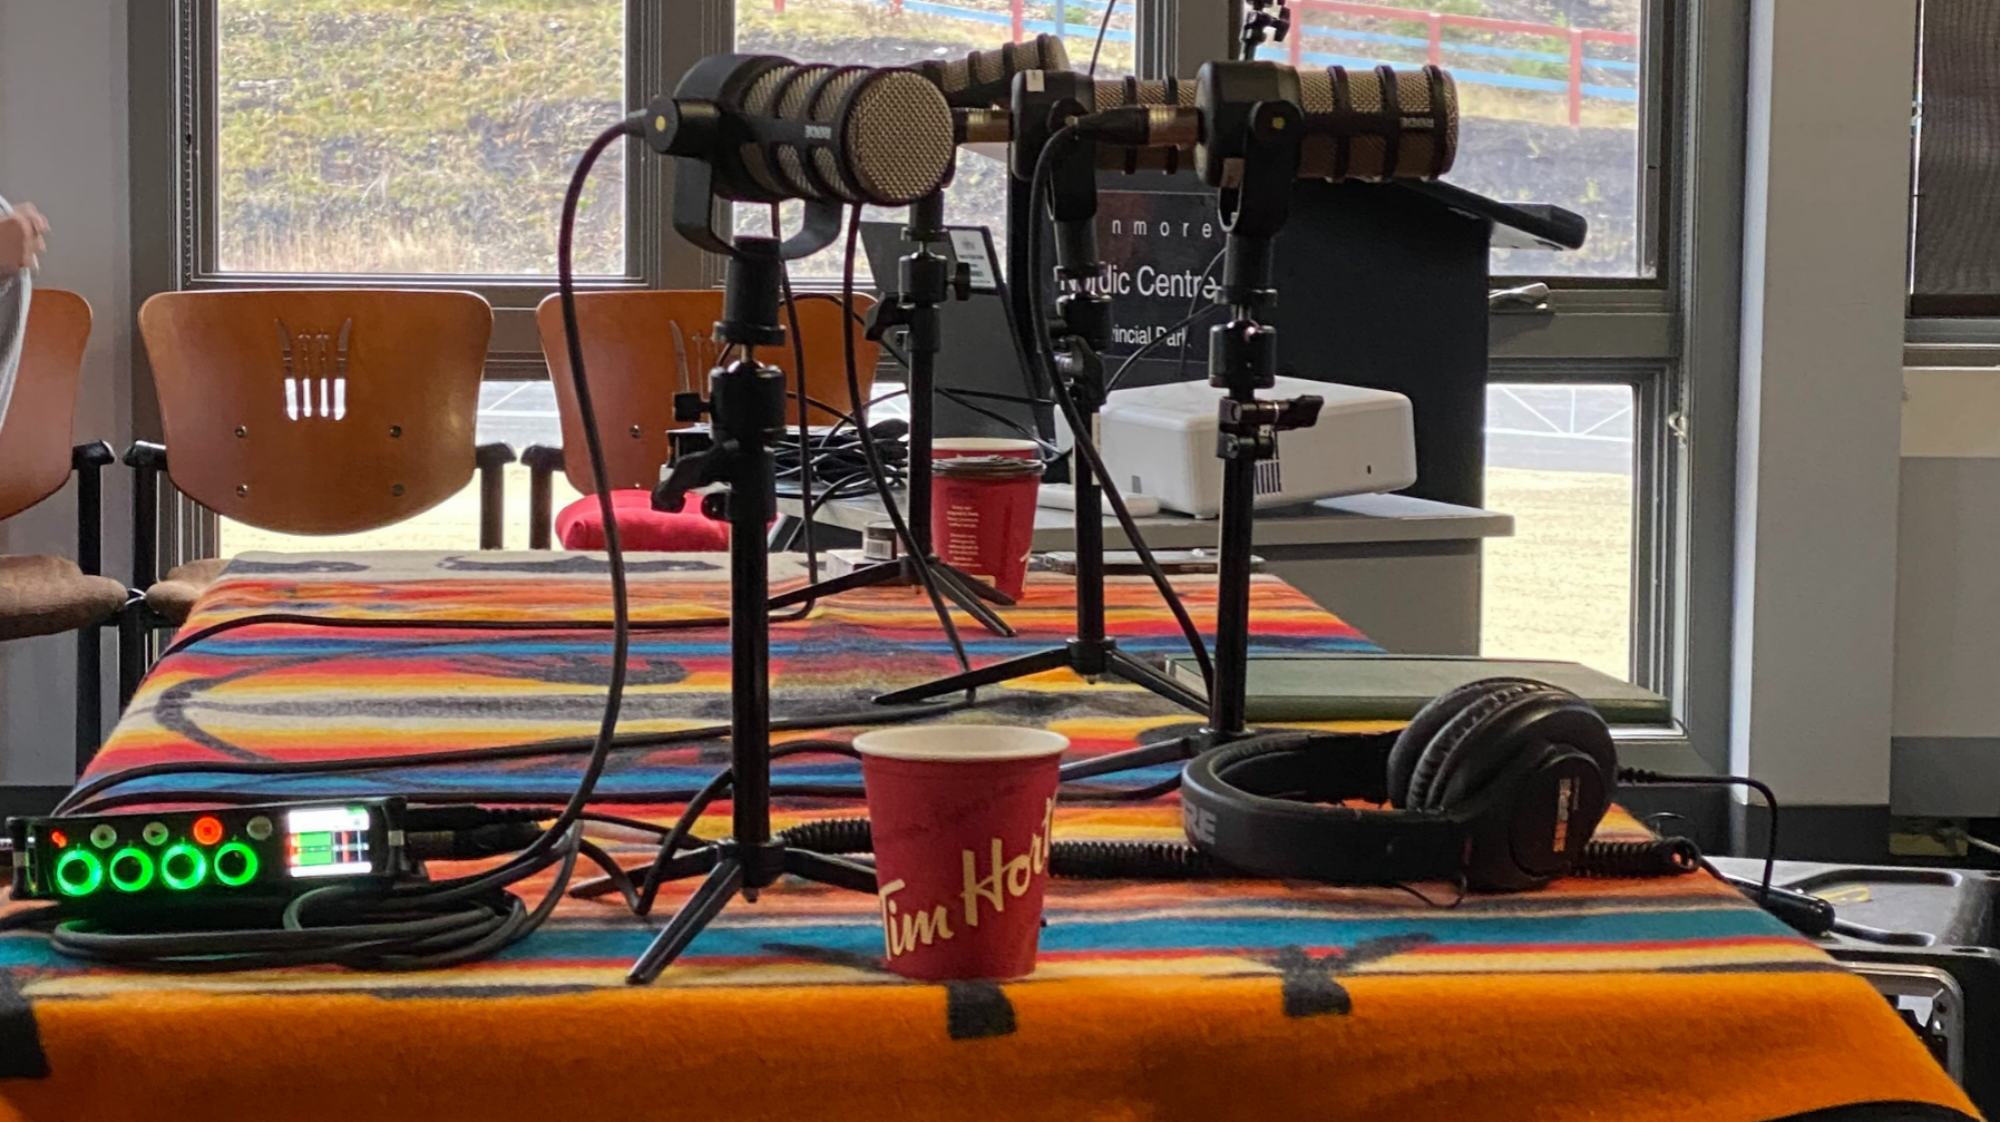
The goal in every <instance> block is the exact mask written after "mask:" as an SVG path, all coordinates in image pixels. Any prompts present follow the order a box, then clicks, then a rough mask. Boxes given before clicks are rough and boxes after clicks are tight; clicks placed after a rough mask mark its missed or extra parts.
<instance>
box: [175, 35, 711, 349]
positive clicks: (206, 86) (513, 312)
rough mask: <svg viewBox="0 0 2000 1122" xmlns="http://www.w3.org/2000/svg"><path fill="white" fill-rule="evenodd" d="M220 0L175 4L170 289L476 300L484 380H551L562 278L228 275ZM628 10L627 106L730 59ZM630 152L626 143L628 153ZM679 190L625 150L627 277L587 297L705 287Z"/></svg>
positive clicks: (592, 282) (634, 151) (706, 41)
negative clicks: (699, 67)
mask: <svg viewBox="0 0 2000 1122" xmlns="http://www.w3.org/2000/svg"><path fill="white" fill-rule="evenodd" d="M217 2H218V0H174V2H173V4H172V5H171V7H172V9H173V12H172V17H173V21H174V29H173V31H174V35H173V39H172V41H173V42H174V43H175V44H176V47H177V52H178V56H179V57H178V58H177V59H176V61H175V71H176V84H177V86H178V87H179V88H178V90H177V96H176V98H175V99H174V104H175V106H176V107H177V118H178V119H177V122H176V123H177V125H178V126H179V127H177V128H176V129H175V130H174V132H173V136H174V137H175V138H176V143H175V144H174V157H173V158H174V176H175V178H174V182H175V183H176V184H177V194H178V196H179V197H178V202H177V206H176V214H175V219H176V220H175V223H174V227H173V228H174V235H175V239H176V245H175V248H174V255H173V261H174V269H173V278H172V280H173V288H174V289H175V290H182V291H185V290H204V289H221V288H241V287H245V286H255V287H259V288H288V287H296V288H316V287H325V286H327V285H346V284H365V285H388V286H393V287H397V288H412V289H454V290H464V291H472V292H477V293H479V294H480V295H481V296H483V297H485V298H486V300H487V302H488V303H490V304H492V305H493V313H494V317H493V318H494V323H493V343H492V346H491V348H490V350H489V352H488V358H487V371H486V377H487V378H488V379H489V380H494V381H534V380H538V379H541V378H546V377H547V376H548V368H547V365H546V363H544V362H543V360H542V353H541V342H540V337H539V334H538V333H537V331H536V329H535V325H534V310H535V306H536V305H537V304H539V303H540V302H541V301H542V299H543V298H545V297H547V296H548V295H549V294H550V293H551V292H554V291H555V287H556V285H555V278H554V277H553V276H542V277H518V276H489V275H480V274H448V273H440V274H405V273H289V272H287V273H268V272H233V271H224V270H222V269H221V268H220V267H219V264H218V261H217V257H218V253H217V246H218V240H219V235H220V230H219V219H218V217H217V213H216V211H217V206H218V200H217V195H216V184H217V183H218V181H219V174H218V168H217V151H216V149H217V147H218V145H217V143H216V139H217V137H218V135H219V133H218V126H219V119H218V109H217V102H218V100H219V99H218V96H217V81H218V74H217V69H218V54H217V51H218V46H219V44H218V40H217V32H218V27H217V25H218V22H219V21H218V18H217ZM624 2H625V58H624V60H623V62H624V69H625V91H624V99H625V104H626V105H627V106H628V107H630V106H636V105H643V104H645V102H646V101H648V100H650V99H651V98H653V97H655V96H658V94H659V93H660V92H662V91H664V90H667V89H670V88H672V81H673V80H674V79H675V78H677V77H678V76H679V75H680V74H681V73H682V72H684V71H685V70H686V69H687V68H688V66H691V65H692V64H693V63H694V62H695V60H697V59H699V58H701V57H702V56H703V55H705V54H708V53H712V52H711V50H710V49H709V48H710V47H711V46H713V48H714V50H723V49H726V28H727V27H728V26H729V25H722V26H720V27H718V26H716V25H714V22H713V21H712V20H710V19H707V18H705V14H704V13H701V12H697V13H695V19H696V20H697V21H699V26H697V28H696V29H695V30H696V34H693V35H689V34H686V28H685V15H682V16H679V17H670V16H668V14H667V12H666V6H665V5H662V4H659V3H657V2H654V0H624ZM628 143H629V142H628ZM672 191H673V167H672V161H671V160H664V159H658V158H654V157H652V156H650V155H649V154H645V153H643V151H642V150H640V149H639V148H638V146H637V145H632V146H631V148H630V149H628V159H627V162H626V175H625V203H624V205H625V242H626V253H625V259H626V264H625V270H624V272H623V273H622V274H620V275H617V276H590V277H579V278H578V279H577V283H578V287H579V288H582V289H599V290H602V289H636V288H661V287H696V286H699V285H701V284H703V283H704V282H705V281H706V280H707V270H706V269H705V268H704V263H703V261H702V256H703V255H702V254H701V253H700V251H698V250H696V249H695V248H694V247H693V246H691V245H689V244H687V242H685V241H684V240H683V239H681V238H678V237H675V236H673V232H672V230H671V229H670V223H669V220H668V215H669V213H670V210H671V207H670V205H669V204H670V201H671V198H672Z"/></svg>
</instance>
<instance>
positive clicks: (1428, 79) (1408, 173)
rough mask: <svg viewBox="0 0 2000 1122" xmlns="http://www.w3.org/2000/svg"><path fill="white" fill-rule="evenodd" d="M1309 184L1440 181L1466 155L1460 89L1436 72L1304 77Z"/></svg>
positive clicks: (1303, 172) (1339, 70)
mask: <svg viewBox="0 0 2000 1122" xmlns="http://www.w3.org/2000/svg"><path fill="white" fill-rule="evenodd" d="M1299 108H1300V109H1303V110H1304V111H1305V119H1306V138H1305V140H1304V141H1303V142H1302V143H1301V144H1300V146H1299V178H1301V179H1436V178H1437V177H1438V176H1440V175H1443V174H1444V173H1445V172H1447V171H1450V170H1451V165H1452V161H1453V160H1454V159H1455V158H1456V157H1457V155H1458V86H1457V84H1456V83H1454V82H1453V81H1452V79H1451V74H1450V73H1449V72H1448V71H1445V70H1440V69H1439V68H1437V67H1435V66H1426V67H1424V68H1423V69H1421V70H1397V69H1395V68H1394V67H1390V66H1378V67H1376V68H1375V69H1374V70H1372V71H1368V70H1360V71H1350V70H1348V69H1347V68H1346V67H1344V66H1329V67H1327V68H1326V69H1324V70H1320V69H1311V70H1301V71H1299Z"/></svg>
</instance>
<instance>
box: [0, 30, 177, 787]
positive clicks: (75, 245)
mask: <svg viewBox="0 0 2000 1122" xmlns="http://www.w3.org/2000/svg"><path fill="white" fill-rule="evenodd" d="M125 8H126V5H125V2H124V0H0V194H4V195H5V196H6V197H7V198H9V199H14V200H21V199H26V200H31V201H33V202H35V203H36V204H37V205H38V206H40V207H41V208H42V210H43V211H44V212H45V213H46V214H47V215H48V216H49V221H50V223H51V224H52V226H53V231H52V233H51V236H50V241H49V251H48V253H47V254H45V255H44V256H43V258H42V271H41V275H40V276H38V277H37V278H36V279H35V283H36V284H37V285H39V286H44V287H49V288H67V289H71V290H73V291H76V292H79V293H81V294H82V295H83V296H84V298H85V299H87V300H89V301H90V304H91V307H92V309H94V311H95V313H96V327H95V330H94V331H93V332H92V335H91V341H90V349H89V352H88V354H87V355H86V357H85V359H84V374H83V392H82V395H81V400H80V401H79V402H78V407H77V419H76V433H75V435H76V439H77V440H79V441H82V440H96V439H102V440H108V441H110V442H111V443H112V445H113V447H115V448H117V449H118V450H119V451H120V452H122V451H123V450H124V448H125V446H126V445H127V444H128V443H130V440H131V432H132V427H131V392H130V385H131V382H130V366H131V351H132V346H133V338H132V329H131V323H132V309H131V296H130V291H131V268H130V240H131V239H130V234H129V230H130V226H129V222H128V211H127V200H128V196H129V194H130V188H129V182H130V181H129V176H128V175H127V173H126V166H127V165H126V146H127V136H126V117H127V113H126V79H125V59H126V41H125ZM163 188H164V185H163ZM73 488H74V484H72V489H71V490H65V491H64V492H63V493H62V494H61V495H59V496H57V497H55V498H52V499H50V500H48V501H47V502H45V503H43V504H42V505H41V506H39V507H37V508H36V509H34V510H32V511H30V512H28V513H26V514H23V515H20V516H19V517H16V518H14V519H12V520H10V521H9V522H6V523H0V551H4V552H8V553H36V552H47V553H54V552H60V553H64V554H71V555H73V552H74V550H75V542H76V498H75V495H74V492H73ZM105 496H106V510H107V511H108V512H109V515H110V517H108V518H107V519H106V532H107V540H106V543H105V565H106V567H107V568H106V571H107V572H108V573H110V574H113V575H117V574H120V573H126V572H129V571H130V561H129V556H130V546H129V538H130V532H129V530H127V529H126V528H125V527H127V526H129V524H130V521H131V515H130V510H131V507H130V503H131V499H130V489H129V487H128V485H127V481H126V479H125V473H124V471H123V469H116V470H112V471H107V472H106V473H105ZM73 651H74V648H73V647H72V646H71V640H70V639H69V638H67V637H64V638H59V639H39V640H28V641H24V642H17V643H10V644H7V645H5V646H4V647H0V787H19V786H22V785H64V784H67V782H68V781H69V780H70V779H71V778H72V776H73V773H74V764H73V759H74V756H73V751H72V745H73V743H74V741H73V728H74V724H73V716H74V707H73V703H72V701H71V698H72V697H73V696H74V695H73V693H72V688H73V683H72V677H73V671H74V665H75V664H74V656H73ZM115 661H116V660H115V650H114V646H113V644H111V643H110V642H109V640H108V639H107V642H106V650H105V669H106V672H107V685H106V697H107V699H115V697H116V692H115V687H114V686H113V685H112V683H111V681H110V678H109V674H110V672H111V671H112V669H113V666H114V664H115ZM107 727H109V718H108V717H107ZM0 802H4V800H0Z"/></svg>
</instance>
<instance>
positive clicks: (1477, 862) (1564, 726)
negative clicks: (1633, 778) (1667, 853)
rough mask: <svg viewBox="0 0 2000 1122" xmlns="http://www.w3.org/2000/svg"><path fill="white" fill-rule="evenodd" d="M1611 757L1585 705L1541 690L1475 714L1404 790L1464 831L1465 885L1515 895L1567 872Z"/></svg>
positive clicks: (1601, 728) (1586, 835)
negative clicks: (1421, 778)
mask: <svg viewBox="0 0 2000 1122" xmlns="http://www.w3.org/2000/svg"><path fill="white" fill-rule="evenodd" d="M1466 715H1467V716H1468V717H1470V716H1473V715H1474V714H1473V713H1471V712H1470V711H1468V713H1467V714H1466ZM1449 732H1450V730H1447V735H1449ZM1440 739H1441V740H1442V739H1444V737H1440ZM1440 747H1445V746H1444V745H1440ZM1616 759H1617V755H1616V750H1615V748H1614V746H1613V744H1612V740H1611V730H1610V729H1609V728H1608V727H1607V726H1606V725H1605V723H1604V719H1603V718H1602V717H1601V716H1599V715H1598V713H1597V710H1595V709H1593V708H1592V707H1591V706H1590V703H1588V702H1586V701H1584V700H1583V699H1582V698H1580V697H1577V696H1576V695H1575V694H1572V693H1570V692H1569V691H1567V690H1563V689H1558V688H1556V687H1554V686H1541V687H1538V688H1533V689H1528V690H1524V691H1522V692H1521V693H1520V694H1518V695H1516V696H1514V697H1512V698H1510V699H1508V700H1506V701H1504V702H1499V703H1497V704H1496V705H1494V706H1493V707H1492V708H1491V710H1490V711H1486V712H1484V713H1483V714H1481V715H1480V719H1479V725H1478V727H1476V728H1467V729H1465V730H1463V735H1462V736H1461V737H1460V739H1459V740H1458V741H1457V745H1456V747H1455V748H1453V749H1452V750H1451V751H1450V753H1449V755H1446V756H1445V757H1444V758H1442V759H1441V760H1439V761H1438V764H1437V767H1436V768H1435V770H1434V771H1433V772H1432V773H1431V774H1430V776H1429V777H1428V780H1427V783H1426V786H1425V787H1424V789H1423V790H1422V791H1420V792H1418V791H1416V788H1415V787H1414V785H1413V787H1412V790H1413V792H1415V793H1418V794H1421V795H1422V796H1423V799H1424V802H1423V803H1422V804H1421V805H1422V807H1423V808H1424V809H1428V810H1432V811H1436V812H1438V813H1440V814H1443V815H1445V816H1446V817H1449V818H1451V819H1453V820H1454V821H1460V822H1463V823H1464V824H1465V828H1466V833H1467V837H1468V840H1469V841H1470V843H1471V844H1470V846H1469V848H1468V851H1467V853H1468V857H1467V862H1466V879H1467V883H1468V884H1469V885H1470V886H1471V887H1473V888H1475V889H1478V890H1481V891H1503V892H1517V891H1523V890H1526V889H1530V888H1539V887H1541V886H1542V885H1544V884H1547V883H1548V882H1549V881H1551V880H1553V879H1555V878H1556V877H1559V876H1563V875H1566V874H1567V873H1568V872H1569V871H1570V869H1571V868H1572V867H1573V865H1574V862H1575V860H1576V858H1577V856H1578V855H1579V854H1581V853H1582V852H1583V846H1584V844H1585V843H1587V842H1588V841H1589V840H1590V836H1591V834H1592V833H1593V832H1595V831H1596V829H1597V823H1598V821H1599V820H1600V819H1601V818H1603V817H1604V812H1605V810H1606V809H1608V808H1609V806H1610V803H1611V791H1612V785H1613V782H1614V779H1615V776H1616V774H1617V765H1616Z"/></svg>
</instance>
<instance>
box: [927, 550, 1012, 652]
mask: <svg viewBox="0 0 2000 1122" xmlns="http://www.w3.org/2000/svg"><path fill="white" fill-rule="evenodd" d="M931 578H932V579H933V580H935V581H937V582H938V592H939V593H941V594H942V595H943V596H945V597H946V598H947V599H949V600H951V601H952V602H953V603H955V604H957V605H958V607H959V610H960V611H963V612H964V613H965V614H966V615H969V616H971V617H972V618H973V619H976V620H978V621H979V623H980V625H981V626H982V627H984V628H986V630H988V631H991V632H992V633H993V634H995V635H998V636H1000V637H1001V638H1003V639H1012V638H1013V637H1014V629H1013V628H1012V627H1011V626H1009V625H1008V623H1007V621H1006V620H1004V619H1001V618H1000V617H999V616H998V615H996V614H994V612H993V609H991V608H989V607H987V606H986V605H985V604H983V603H981V602H980V593H979V592H978V591H977V590H978V589H980V588H984V587H986V586H985V585H983V584H981V583H980V582H979V581H976V580H973V579H972V578H971V577H967V576H963V575H961V574H960V573H959V572H958V570H956V569H953V568H950V567H949V566H941V567H938V568H935V569H932V570H931Z"/></svg>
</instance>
